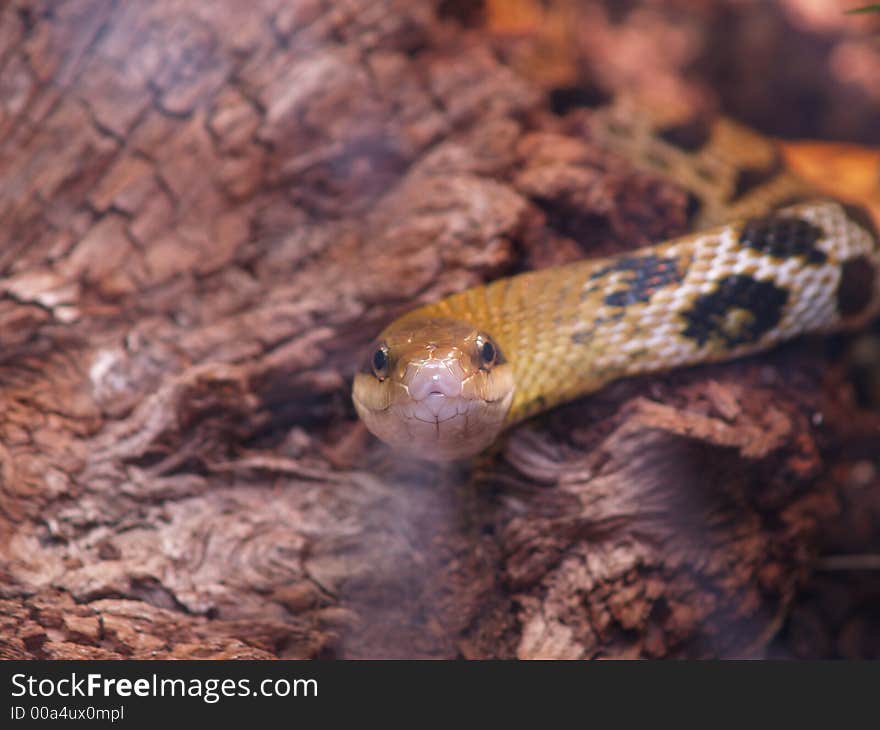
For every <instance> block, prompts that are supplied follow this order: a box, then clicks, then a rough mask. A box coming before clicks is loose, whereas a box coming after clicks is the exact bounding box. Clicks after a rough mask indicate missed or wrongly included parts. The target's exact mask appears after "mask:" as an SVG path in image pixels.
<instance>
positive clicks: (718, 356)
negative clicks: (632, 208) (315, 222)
mask: <svg viewBox="0 0 880 730" xmlns="http://www.w3.org/2000/svg"><path fill="white" fill-rule="evenodd" d="M590 136H591V138H592V139H593V140H594V141H595V142H597V143H598V144H600V145H602V146H604V147H605V148H607V149H608V150H610V151H611V152H613V153H616V154H618V155H621V156H623V157H625V158H627V159H628V160H629V161H631V162H632V163H634V164H635V165H636V166H638V167H641V168H643V169H647V170H650V171H653V172H655V173H659V174H660V175H663V176H665V177H667V178H668V179H671V180H672V181H674V182H675V183H677V184H679V185H680V186H682V187H683V188H684V190H686V191H687V192H688V194H689V196H690V200H691V201H692V203H693V206H692V207H693V211H692V212H693V213H694V217H693V221H694V223H693V228H694V230H696V231H697V232H695V233H693V234H691V235H687V236H684V237H681V238H676V239H673V240H670V241H666V242H663V243H660V244H658V245H655V246H650V247H647V248H642V249H639V250H636V251H631V252H627V253H625V254H622V255H617V256H613V257H608V258H602V259H593V260H585V261H581V262H577V263H573V264H569V265H565V266H559V267H554V268H548V269H543V270H538V271H531V272H528V273H524V274H520V275H518V276H513V277H510V278H504V279H499V280H497V281H493V282H491V283H489V284H487V285H485V286H478V287H475V288H472V289H468V290H466V291H462V292H460V293H457V294H453V295H452V296H449V297H447V298H445V299H443V300H441V301H438V302H435V303H432V304H428V305H425V306H422V307H419V308H418V309H416V310H414V311H412V312H409V313H407V314H405V315H404V316H402V317H400V318H399V319H397V320H395V321H394V322H392V323H391V324H390V325H388V326H387V327H386V328H385V329H384V330H383V332H382V333H381V334H380V335H379V337H378V340H377V341H376V342H375V343H374V345H373V346H372V347H371V349H370V352H369V357H368V361H367V362H366V364H365V366H364V368H363V370H362V371H361V372H359V373H358V374H356V376H355V379H354V387H353V400H354V404H355V407H356V410H357V412H358V414H359V415H360V417H361V418H362V420H363V421H364V422H365V423H366V425H367V427H368V428H369V430H370V431H372V432H373V433H374V434H375V435H377V436H379V437H380V438H381V439H383V440H385V441H387V442H388V443H390V444H392V445H393V446H394V447H395V448H398V449H400V450H403V451H407V452H410V453H412V454H415V455H416V456H418V457H420V458H424V459H431V460H449V459H457V458H464V457H468V456H471V455H474V454H476V453H478V452H479V451H481V450H483V449H484V448H486V447H487V446H488V445H489V444H491V443H492V442H493V441H494V440H495V438H496V437H497V436H498V434H499V433H500V432H501V431H502V430H503V429H504V428H506V427H508V426H510V425H511V424H514V423H516V422H518V421H521V420H523V419H525V418H527V417H529V416H532V415H534V414H536V413H538V412H540V411H543V410H545V409H548V408H551V407H553V406H555V405H557V404H560V403H563V402H565V401H569V400H571V399H573V398H577V397H579V396H582V395H585V394H588V393H591V392H594V391H596V390H597V389H599V388H601V387H602V386H603V385H605V384H607V383H609V382H610V381H613V380H616V379H618V378H621V377H625V376H630V375H635V374H640V373H647V372H653V371H658V370H665V369H669V368H674V367H679V366H685V365H693V364H698V363H708V362H714V361H719V360H728V359H731V358H735V357H739V356H742V355H746V354H749V353H754V352H757V351H760V350H764V349H767V348H769V347H772V346H773V345H775V344H777V343H780V342H782V341H784V340H787V339H790V338H792V337H795V336H797V335H799V334H802V333H804V332H823V331H824V332H827V331H832V330H838V329H846V328H854V327H858V326H861V325H863V324H864V323H865V322H867V321H868V320H869V319H870V318H871V317H872V316H874V315H875V314H876V313H877V312H878V311H880V241H878V234H877V227H876V223H875V221H874V220H873V219H872V216H871V212H876V211H870V212H869V210H866V209H865V208H864V207H861V206H859V205H854V204H852V203H853V202H854V201H852V200H849V201H837V200H835V199H833V198H831V197H828V195H827V189H828V186H827V185H825V184H824V183H827V182H829V181H827V180H826V181H823V180H819V181H818V186H817V185H816V181H813V182H812V183H808V182H807V181H806V180H805V179H803V178H802V177H799V176H798V175H797V174H795V172H794V171H793V169H792V167H793V166H792V164H790V159H788V158H787V157H786V155H785V149H784V148H783V146H782V145H781V144H780V143H777V142H774V141H772V140H769V139H767V138H765V137H763V136H761V135H759V134H757V133H755V132H752V131H750V130H748V129H746V128H744V127H742V126H740V125H739V124H737V123H735V122H732V121H730V120H727V119H724V118H719V119H716V120H714V121H713V122H711V123H708V122H700V121H693V120H690V121H686V122H684V123H678V124H673V125H667V126H658V122H657V121H656V120H654V119H652V118H651V116H650V115H649V114H645V113H641V112H640V113H638V114H635V113H632V110H627V109H626V108H615V107H609V108H607V109H605V110H600V111H597V112H594V114H593V116H592V117H591V121H590ZM830 182H831V184H832V187H833V181H830Z"/></svg>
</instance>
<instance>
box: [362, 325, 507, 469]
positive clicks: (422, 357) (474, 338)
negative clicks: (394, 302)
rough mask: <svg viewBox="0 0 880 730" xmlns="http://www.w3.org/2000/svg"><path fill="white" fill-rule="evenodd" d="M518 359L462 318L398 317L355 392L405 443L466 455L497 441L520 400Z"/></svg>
mask: <svg viewBox="0 0 880 730" xmlns="http://www.w3.org/2000/svg"><path fill="white" fill-rule="evenodd" d="M513 392H514V380H513V374H512V371H511V368H510V365H509V364H508V363H507V362H506V361H505V359H504V355H503V353H502V352H501V351H500V350H499V348H498V344H497V343H496V342H495V341H494V340H493V339H492V338H491V336H489V335H488V334H487V333H485V332H481V331H480V330H478V329H476V328H474V327H473V326H471V325H470V324H468V323H466V322H462V321H459V320H454V319H441V318H429V319H412V320H404V321H401V322H397V323H394V324H393V325H392V326H391V327H390V328H389V329H387V330H385V331H384V332H383V333H382V335H381V336H380V338H379V340H378V341H377V342H376V343H375V344H374V345H373V347H372V348H371V349H370V351H369V355H368V357H367V360H366V362H365V364H364V367H363V368H362V370H361V372H359V373H358V374H357V375H356V376H355V379H354V388H353V392H352V399H353V401H354V405H355V408H356V409H357V412H358V414H359V415H360V417H361V419H362V420H363V421H364V423H365V424H366V425H367V428H369V430H370V431H371V432H372V433H373V434H375V435H376V436H378V437H379V438H380V439H382V440H383V441H385V442H387V443H389V444H390V445H391V446H393V447H395V448H396V449H398V450H400V451H406V452H409V453H411V454H413V455H414V456H417V457H419V458H422V459H428V460H431V461H448V460H452V459H462V458H466V457H469V456H473V455H474V454H477V453H479V452H480V451H482V450H483V449H485V448H486V447H487V446H488V445H489V444H491V443H492V442H493V441H494V440H495V438H496V437H497V436H498V434H499V432H500V431H501V430H502V428H503V427H504V421H505V418H506V416H507V411H508V410H509V409H510V404H511V401H512V400H513Z"/></svg>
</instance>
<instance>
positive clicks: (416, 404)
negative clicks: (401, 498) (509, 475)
mask: <svg viewBox="0 0 880 730" xmlns="http://www.w3.org/2000/svg"><path fill="white" fill-rule="evenodd" d="M512 399H513V392H512V391H511V392H509V393H507V394H506V395H505V396H503V397H502V398H500V399H498V400H495V401H486V400H482V399H471V398H466V397H461V396H458V397H450V396H445V395H440V394H437V393H432V394H429V395H428V396H426V397H425V398H424V399H422V400H407V401H404V402H402V403H396V404H392V405H390V406H389V407H388V408H386V409H385V410H379V411H375V410H369V409H367V408H365V407H364V406H363V405H362V404H359V402H358V399H357V398H355V399H354V403H355V407H356V409H357V411H358V413H359V414H360V416H361V418H362V419H363V421H364V423H365V424H366V425H367V428H368V429H369V430H370V431H371V432H372V433H373V434H374V435H375V436H378V437H379V438H380V439H382V440H383V441H385V442H386V443H388V444H389V445H391V446H392V447H393V448H394V449H395V450H396V451H399V452H401V453H407V454H409V455H411V456H415V457H417V458H419V459H426V460H428V461H454V460H456V459H466V458H468V457H471V456H474V455H476V454H478V453H479V452H480V451H483V450H484V449H485V448H486V447H488V446H489V445H490V444H491V443H492V442H493V441H494V440H495V439H496V438H497V436H498V433H499V432H500V431H501V429H502V428H503V426H504V419H505V417H506V415H507V411H508V410H509V409H510V404H511V401H512Z"/></svg>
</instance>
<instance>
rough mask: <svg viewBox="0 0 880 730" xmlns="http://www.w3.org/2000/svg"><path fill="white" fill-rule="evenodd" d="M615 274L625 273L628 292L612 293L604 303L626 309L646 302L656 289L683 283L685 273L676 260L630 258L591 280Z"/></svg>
mask: <svg viewBox="0 0 880 730" xmlns="http://www.w3.org/2000/svg"><path fill="white" fill-rule="evenodd" d="M613 271H625V272H627V273H629V274H631V275H630V276H629V278H628V279H627V281H626V282H625V284H626V289H621V290H620V291H615V292H611V293H610V294H608V295H607V296H606V297H605V304H608V305H610V306H612V307H626V306H628V305H630V304H635V303H636V302H647V301H648V300H649V299H650V298H651V296H652V295H653V294H654V292H655V291H657V289H659V288H661V287H664V286H666V285H667V284H675V283H678V282H680V281H681V280H682V278H683V276H684V275H683V272H681V271H679V269H678V261H676V259H664V258H661V257H660V256H656V255H654V254H649V255H647V256H627V257H624V258H620V259H617V260H616V261H615V262H614V263H613V264H611V265H610V266H606V267H604V268H602V269H600V270H599V271H597V272H595V273H594V274H593V275H592V276H591V277H590V278H591V279H598V278H600V277H603V276H605V275H606V274H610V273H611V272H613Z"/></svg>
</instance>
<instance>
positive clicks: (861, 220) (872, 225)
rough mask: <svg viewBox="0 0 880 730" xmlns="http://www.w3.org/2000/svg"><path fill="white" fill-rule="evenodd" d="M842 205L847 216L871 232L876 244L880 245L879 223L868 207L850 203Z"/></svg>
mask: <svg viewBox="0 0 880 730" xmlns="http://www.w3.org/2000/svg"><path fill="white" fill-rule="evenodd" d="M841 206H842V207H843V212H844V213H846V217H847V218H849V219H850V220H851V221H852V222H853V223H855V224H856V225H858V226H861V227H862V228H864V229H865V230H866V231H867V232H868V233H870V234H871V236H872V237H873V239H874V245H875V246H880V231H878V230H877V224H876V222H875V221H874V218H873V217H872V216H871V214H870V213H869V212H868V211H867V209H866V208H864V207H862V206H861V205H853V204H849V203H841Z"/></svg>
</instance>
